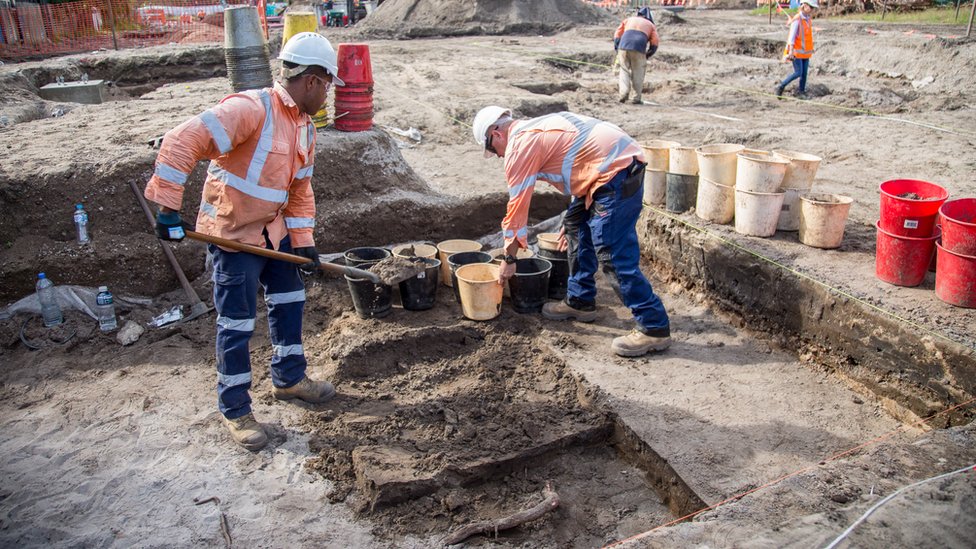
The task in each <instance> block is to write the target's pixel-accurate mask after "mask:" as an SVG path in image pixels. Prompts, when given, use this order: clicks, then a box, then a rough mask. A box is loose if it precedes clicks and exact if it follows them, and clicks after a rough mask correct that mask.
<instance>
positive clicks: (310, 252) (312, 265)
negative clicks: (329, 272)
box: [293, 246, 322, 274]
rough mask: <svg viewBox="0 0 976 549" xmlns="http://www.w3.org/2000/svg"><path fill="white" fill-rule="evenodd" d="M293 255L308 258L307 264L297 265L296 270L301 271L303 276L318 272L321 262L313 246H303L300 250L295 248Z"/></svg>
mask: <svg viewBox="0 0 976 549" xmlns="http://www.w3.org/2000/svg"><path fill="white" fill-rule="evenodd" d="M293 251H294V252H295V255H299V256H302V257H305V258H308V261H309V262H308V263H303V264H302V265H299V266H298V268H299V269H301V270H302V272H303V273H305V274H312V273H314V272H315V271H317V270H319V265H321V264H322V261H321V260H320V259H319V252H318V251H317V250H316V249H315V246H304V247H302V248H295V249H294V250H293Z"/></svg>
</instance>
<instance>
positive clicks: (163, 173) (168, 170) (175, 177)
mask: <svg viewBox="0 0 976 549" xmlns="http://www.w3.org/2000/svg"><path fill="white" fill-rule="evenodd" d="M155 173H156V175H158V176H159V177H162V178H163V179H165V180H166V181H169V182H171V183H176V184H177V185H183V184H185V183H186V178H187V177H189V176H190V174H188V173H186V172H181V171H180V170H177V169H176V168H174V167H172V166H167V165H166V164H163V163H162V162H156V172H155Z"/></svg>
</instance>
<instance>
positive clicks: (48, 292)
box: [37, 273, 64, 328]
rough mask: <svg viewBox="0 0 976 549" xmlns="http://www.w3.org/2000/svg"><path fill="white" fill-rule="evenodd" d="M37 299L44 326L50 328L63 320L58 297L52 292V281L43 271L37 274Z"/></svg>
mask: <svg viewBox="0 0 976 549" xmlns="http://www.w3.org/2000/svg"><path fill="white" fill-rule="evenodd" d="M37 300H38V301H40V302H41V316H43V317H44V325H45V326H47V327H48V328H50V327H51V326H57V325H58V324H61V323H62V322H64V317H62V316H61V307H59V306H58V299H57V296H56V295H55V294H54V283H53V282H51V279H50V278H48V277H47V276H45V275H44V273H40V274H38V275H37Z"/></svg>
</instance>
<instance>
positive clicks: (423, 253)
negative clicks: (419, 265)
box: [393, 242, 437, 259]
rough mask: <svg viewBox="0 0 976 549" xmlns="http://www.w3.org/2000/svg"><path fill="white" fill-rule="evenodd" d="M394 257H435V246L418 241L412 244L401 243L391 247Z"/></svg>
mask: <svg viewBox="0 0 976 549" xmlns="http://www.w3.org/2000/svg"><path fill="white" fill-rule="evenodd" d="M393 255H394V257H422V258H424V259H435V258H436V257H437V247H436V246H431V245H430V244H423V243H420V242H417V243H414V244H403V245H401V246H397V247H395V248H393Z"/></svg>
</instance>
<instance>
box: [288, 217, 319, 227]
mask: <svg viewBox="0 0 976 549" xmlns="http://www.w3.org/2000/svg"><path fill="white" fill-rule="evenodd" d="M285 227H287V228H289V229H311V228H312V227H315V220H314V219H312V218H311V217H286V218H285Z"/></svg>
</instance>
